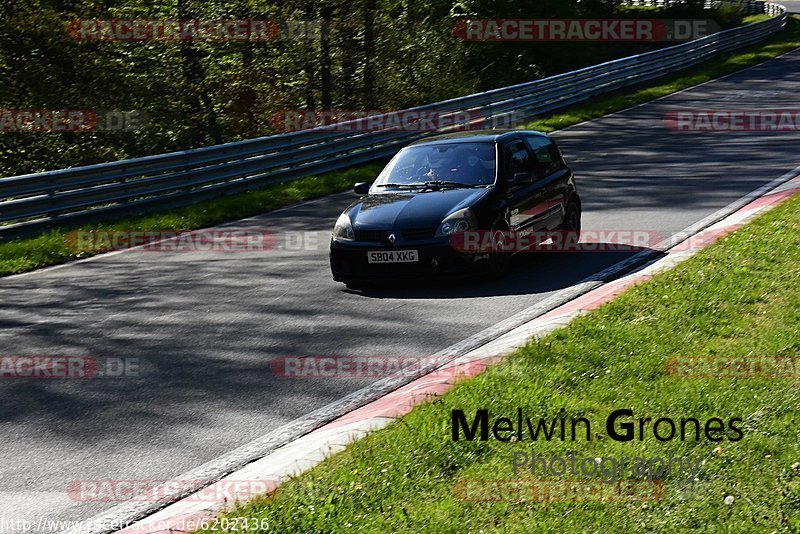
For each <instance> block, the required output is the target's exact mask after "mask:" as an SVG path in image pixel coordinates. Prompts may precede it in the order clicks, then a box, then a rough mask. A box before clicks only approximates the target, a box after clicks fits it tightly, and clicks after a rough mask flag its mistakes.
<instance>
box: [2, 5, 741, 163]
mask: <svg viewBox="0 0 800 534" xmlns="http://www.w3.org/2000/svg"><path fill="white" fill-rule="evenodd" d="M620 4H621V1H620V0H582V1H578V0H537V1H536V2H518V1H516V0H500V1H494V0H431V1H429V2H419V1H418V0H356V1H347V2H346V1H344V0H322V1H321V2H316V1H311V0H287V1H284V2H272V1H271V0H206V1H200V0H168V1H159V2H155V1H153V0H113V1H109V0H102V1H101V0H84V1H81V2H78V1H76V0H5V2H4V3H3V7H2V10H0V75H1V76H2V79H3V83H2V84H0V109H45V110H64V109H84V110H94V111H102V110H109V111H136V112H139V113H140V114H141V115H142V116H143V117H145V118H146V119H147V122H146V123H145V126H143V127H141V128H140V129H138V130H136V131H134V132H130V131H118V132H116V131H92V132H83V133H46V134H43V133H9V132H5V133H3V132H0V176H13V175H19V174H25V173H32V172H39V171H43V170H50V169H58V168H65V167H72V166H77V165H86V164H91V163H98V162H104V161H113V160H120V159H125V158H130V157H136V156H142V155H148V154H154V153H162V152H167V151H174V150H183V149H188V148H195V147H200V146H208V145H212V144H218V143H222V142H229V141H236V140H240V139H247V138H253V137H258V136H263V135H270V134H274V133H278V132H279V131H280V128H278V125H277V124H276V121H275V119H276V117H277V116H278V115H279V114H280V113H281V112H282V111H285V110H298V109H312V110H326V109H333V110H337V109H340V110H381V109H382V110H390V109H400V108H404V107H408V106H413V105H418V104H424V103H428V102H434V101H438V100H443V99H447V98H452V97H455V96H460V95H464V94H469V93H471V92H475V91H478V90H485V89H490V88H496V87H501V86H504V85H509V84H514V83H519V82H523V81H527V80H530V79H535V78H538V77H541V76H546V75H551V74H555V73H558V72H564V71H567V70H571V69H575V68H579V67H583V66H586V65H590V64H595V63H598V62H601V61H604V60H608V59H612V58H615V57H620V56H625V55H630V54H633V53H637V52H641V51H644V50H648V49H651V48H653V46H654V45H652V44H646V43H640V44H632V43H554V42H550V43H509V42H505V43H491V42H485V43H479V42H464V41H461V40H459V39H458V38H457V37H456V36H455V35H454V33H453V26H454V24H455V22H456V21H457V20H459V19H464V18H586V17H607V16H612V15H615V13H616V14H620V15H622V16H626V17H627V16H630V17H636V16H642V17H653V16H676V15H681V14H682V15H687V14H689V11H687V9H689V8H672V10H653V9H649V10H642V9H638V10H630V9H628V8H624V7H622V6H621V5H620ZM676 9H678V10H679V9H683V11H681V12H679V11H676ZM701 11H702V10H701ZM687 16H688V15H687ZM725 16H726V17H727V18H726V20H727V21H728V22H727V24H735V23H737V22H736V19H735V17H736V15H731V14H730V13H728V14H726V15H725ZM189 18H195V19H201V20H214V19H228V20H230V19H271V20H275V21H303V20H306V21H308V20H310V21H323V22H324V23H325V24H324V27H325V28H326V30H325V31H321V32H319V34H318V37H317V38H314V37H313V36H312V38H306V39H280V40H275V41H268V42H249V43H248V42H218V41H216V42H208V41H195V42H186V41H181V42H174V41H173V42H153V41H140V42H125V41H122V42H120V41H80V40H75V39H72V38H71V37H70V35H69V33H68V31H67V26H68V24H69V23H70V22H73V21H76V20H86V19H100V20H108V19H145V20H147V19H189Z"/></svg>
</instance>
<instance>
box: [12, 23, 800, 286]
mask: <svg viewBox="0 0 800 534" xmlns="http://www.w3.org/2000/svg"><path fill="white" fill-rule="evenodd" d="M797 47H800V22H798V21H797V19H793V20H792V21H791V23H790V25H789V28H788V29H787V30H785V31H783V32H781V33H780V34H778V35H775V36H773V37H771V38H770V39H769V40H768V41H766V42H765V43H762V44H759V45H756V46H753V47H750V48H748V49H745V50H743V51H740V52H738V53H735V54H732V55H729V56H724V57H720V58H716V59H713V60H711V61H709V62H706V63H704V64H702V65H701V66H698V67H695V68H693V69H691V70H688V71H684V72H685V73H684V74H682V75H680V76H679V77H677V78H676V77H675V76H674V75H673V76H670V77H667V78H665V79H668V80H670V81H667V82H664V81H661V82H659V81H654V82H653V83H654V85H652V86H649V87H646V88H639V89H632V90H628V91H625V92H618V93H614V94H611V95H607V96H604V97H599V98H596V99H593V100H590V101H587V102H586V103H584V104H581V105H577V106H575V107H572V108H568V109H565V110H564V111H561V112H558V113H556V114H554V115H552V116H549V117H547V118H543V119H540V120H536V121H533V122H531V123H529V124H526V125H525V126H524V127H525V128H531V129H537V130H541V131H545V132H550V131H553V130H558V129H561V128H565V127H567V126H570V125H573V124H577V123H580V122H583V121H586V120H590V119H595V118H597V117H601V116H603V115H606V114H608V113H612V112H614V111H619V110H621V109H625V108H627V107H630V106H633V105H636V104H640V103H643V102H647V101H649V100H652V99H654V98H658V97H661V96H664V95H667V94H670V93H673V92H675V91H679V90H681V89H685V88H688V87H691V86H694V85H697V84H699V83H702V82H705V81H708V80H711V79H714V78H717V77H719V76H723V75H725V74H729V73H731V72H735V71H737V70H741V69H743V68H746V67H749V66H752V65H755V64H757V63H760V62H763V61H766V60H768V59H770V58H773V57H776V56H778V55H781V54H783V53H785V52H788V51H789V50H792V49H794V48H797ZM380 167H381V164H379V163H377V164H370V165H365V166H359V167H354V168H352V169H348V170H346V171H338V172H333V173H329V174H325V175H322V176H311V177H307V178H302V179H299V180H296V181H293V182H289V183H286V184H280V185H273V186H269V187H266V188H264V189H262V190H258V191H255V192H249V193H242V194H239V195H235V196H230V197H223V198H219V199H214V200H209V201H205V202H201V203H199V204H195V205H192V206H188V207H185V208H181V209H177V210H170V211H166V212H161V213H159V214H155V215H143V216H138V217H129V218H125V219H123V220H119V221H114V222H112V223H106V224H92V225H82V226H81V228H83V229H108V230H113V229H122V230H139V231H157V230H193V229H197V228H202V227H207V226H210V225H214V224H219V223H222V222H226V221H232V220H236V219H239V218H242V217H248V216H251V215H256V214H259V213H264V212H266V211H269V210H273V209H275V208H278V207H281V206H285V205H287V204H291V203H294V202H298V201H301V200H307V199H311V198H317V197H321V196H325V195H329V194H331V193H335V192H339V191H344V190H346V189H347V188H348V187H350V186H351V185H352V184H353V183H355V182H361V181H365V182H368V181H372V180H373V179H374V178H375V176H376V175H377V173H378V172H379V170H380ZM69 230H70V228H63V229H54V230H50V231H48V232H46V233H43V234H41V235H37V236H33V237H24V238H19V239H15V240H11V241H5V242H3V241H0V276H7V275H10V274H15V273H21V272H25V271H32V270H34V269H39V268H42V267H46V266H49V265H56V264H60V263H65V262H68V261H71V260H74V259H78V258H82V257H87V256H90V255H93V254H97V253H101V252H103V250H80V251H78V250H73V249H71V248H70V247H68V246H67V245H66V244H65V236H66V234H67V233H68V232H69Z"/></svg>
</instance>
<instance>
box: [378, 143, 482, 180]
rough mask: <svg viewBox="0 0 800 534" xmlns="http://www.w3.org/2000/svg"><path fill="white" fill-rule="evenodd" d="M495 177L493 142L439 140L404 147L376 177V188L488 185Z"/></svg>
mask: <svg viewBox="0 0 800 534" xmlns="http://www.w3.org/2000/svg"><path fill="white" fill-rule="evenodd" d="M494 179H495V147H494V143H442V144H431V145H419V146H410V147H407V148H404V149H403V150H401V151H400V152H399V153H398V154H397V155H396V156H395V157H394V159H393V160H392V161H391V162H389V164H388V165H387V166H386V168H385V169H384V170H383V172H382V173H381V174H380V176H378V179H377V180H376V181H375V187H383V188H392V187H403V186H406V187H413V186H424V185H431V184H438V185H440V186H443V187H446V186H452V187H477V186H487V185H491V184H493V183H494Z"/></svg>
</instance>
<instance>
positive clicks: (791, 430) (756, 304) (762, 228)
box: [222, 196, 800, 533]
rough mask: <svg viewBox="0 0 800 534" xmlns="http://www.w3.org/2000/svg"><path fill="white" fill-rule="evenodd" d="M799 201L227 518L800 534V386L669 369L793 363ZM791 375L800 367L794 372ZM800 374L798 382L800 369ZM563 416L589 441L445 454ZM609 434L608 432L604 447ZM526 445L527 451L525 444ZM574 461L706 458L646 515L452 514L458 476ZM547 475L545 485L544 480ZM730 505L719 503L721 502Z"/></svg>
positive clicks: (456, 507)
mask: <svg viewBox="0 0 800 534" xmlns="http://www.w3.org/2000/svg"><path fill="white" fill-rule="evenodd" d="M799 328H800V196H796V197H794V198H793V199H791V200H790V201H788V202H787V203H785V204H784V205H782V206H781V207H779V208H777V209H775V210H773V211H772V212H770V213H768V214H766V215H765V216H762V217H760V218H759V219H757V220H756V221H755V222H753V223H752V224H750V225H748V226H746V227H744V228H742V229H740V230H739V231H737V232H735V233H734V234H731V235H729V236H728V237H726V238H724V239H723V240H721V241H720V242H718V243H717V244H715V245H713V246H712V247H709V248H708V249H706V250H704V251H702V252H700V253H699V254H698V255H696V256H695V257H693V258H691V259H690V260H688V261H686V262H684V263H682V264H680V265H679V266H677V267H676V268H674V269H673V270H671V271H667V272H664V273H661V274H659V275H656V276H655V277H654V278H653V279H652V280H651V281H649V282H647V283H644V284H642V285H638V286H635V287H633V288H632V289H630V290H629V291H627V292H625V293H624V294H623V295H621V296H620V297H619V298H617V299H616V300H614V301H612V302H610V303H608V304H606V305H604V306H602V307H601V308H599V309H597V310H595V311H594V312H591V313H589V314H587V315H585V316H582V317H580V318H578V319H576V320H575V321H573V322H572V323H571V324H570V325H569V326H568V327H566V328H564V329H562V330H559V331H556V332H554V333H552V334H550V335H548V336H546V337H544V338H543V339H540V340H538V341H533V342H530V343H529V344H528V345H527V346H526V347H524V348H523V349H520V350H519V351H518V352H517V353H515V354H514V355H512V356H511V357H509V359H507V360H506V361H504V362H502V363H500V364H498V365H497V366H495V367H492V368H490V369H488V370H487V371H486V372H485V373H483V374H482V375H480V376H478V377H475V378H473V379H471V380H468V381H463V382H461V383H460V384H458V385H456V386H455V387H454V388H453V389H452V390H450V391H449V392H448V393H446V394H445V395H444V396H442V397H440V398H438V399H436V400H435V401H433V402H430V403H427V404H422V405H419V406H418V407H416V408H415V409H414V410H413V411H412V412H411V413H410V414H408V415H407V416H405V417H403V418H402V419H400V420H399V421H396V422H394V423H392V424H390V425H389V426H388V427H386V428H385V429H383V430H380V431H377V432H374V433H372V434H370V435H368V436H367V437H366V438H364V439H362V440H360V441H358V442H356V443H353V444H351V445H350V446H349V447H348V448H347V449H346V450H345V451H343V452H341V453H339V454H336V455H334V456H331V457H330V458H328V459H326V460H325V461H323V462H322V463H320V464H318V465H317V466H316V467H314V468H312V469H311V470H309V471H307V472H305V473H304V474H302V475H300V476H299V477H298V478H295V479H293V480H291V481H289V482H287V483H285V484H284V485H282V486H281V488H280V490H279V492H278V494H277V495H276V496H274V497H271V498H261V499H257V500H255V501H253V502H251V503H249V504H242V505H238V506H237V507H234V508H233V509H231V510H229V511H228V512H227V513H226V514H225V515H223V516H222V517H228V518H230V517H250V518H259V519H264V520H266V521H268V522H269V524H270V528H269V531H268V532H291V533H309V532H320V533H322V532H326V533H327V532H334V533H338V532H341V533H345V532H347V533H351V532H394V533H404V532H434V533H436V532H441V533H445V532H476V533H477V532H586V531H588V530H592V531H597V532H634V531H644V530H647V531H655V532H674V531H676V530H684V529H686V530H689V529H692V530H695V531H701V532H737V533H738V532H800V467H798V465H800V464H797V462H800V389H798V382H797V380H796V379H785V378H781V379H774V378H773V379H770V378H737V379H730V378H686V377H681V376H676V375H674V374H670V373H669V372H668V371H667V370H668V363H667V362H668V361H669V360H670V359H671V358H673V357H676V356H696V357H709V356H714V357H737V358H740V357H744V358H747V357H750V356H781V357H797V356H799V355H800V329H799ZM798 365H800V364H798ZM798 371H800V369H798ZM518 407H520V408H522V410H523V411H524V413H525V414H526V415H527V416H529V417H531V418H534V419H536V418H538V417H546V418H553V417H555V416H556V414H557V413H558V411H559V409H561V408H564V409H565V410H566V414H567V416H568V417H577V416H582V417H586V418H587V419H589V421H590V422H591V424H592V433H593V434H594V435H593V436H592V440H591V441H586V440H585V438H579V439H578V440H576V441H574V442H573V441H571V440H567V441H564V442H561V441H558V440H553V441H550V442H546V441H541V440H540V441H538V442H536V443H532V442H531V441H530V440H529V439H528V440H526V441H525V442H524V443H514V442H510V443H507V442H500V441H497V440H495V439H493V438H490V439H489V440H488V441H486V442H479V441H473V442H469V441H464V440H460V441H458V442H453V441H452V440H451V438H450V432H451V430H450V417H451V410H453V409H463V410H464V411H465V413H467V414H468V416H469V417H471V416H472V414H474V413H475V410H477V409H479V408H488V409H489V410H490V412H491V414H492V415H493V417H498V416H500V415H509V416H511V417H514V414H515V413H516V409H517V408H518ZM620 408H630V409H632V410H633V412H634V415H635V417H652V418H653V419H654V420H655V419H656V418H658V417H671V418H673V419H675V420H679V419H680V418H681V417H695V418H698V419H699V420H701V421H705V420H708V419H710V418H713V417H720V418H722V419H723V420H725V421H726V422H727V421H728V419H729V418H732V417H741V418H742V419H743V421H744V422H743V424H742V425H741V427H742V428H743V433H744V438H743V439H742V440H741V441H736V442H734V441H727V440H726V441H723V442H721V443H715V442H711V441H708V440H707V439H705V438H701V440H699V441H695V440H694V438H693V437H691V438H689V439H687V440H686V441H678V440H674V441H669V442H661V441H657V440H656V439H654V438H653V436H652V434H650V435H649V437H646V438H645V439H644V440H643V441H638V440H635V441H632V442H617V441H613V440H611V439H609V438H608V437H605V439H599V438H598V437H597V434H598V433H599V434H601V435H602V434H605V418H606V417H607V415H608V414H609V413H611V412H612V411H613V410H616V409H620ZM606 436H607V435H606ZM534 445H535V447H534ZM531 449H534V450H535V451H536V453H537V454H538V455H541V456H545V457H550V456H555V455H560V456H562V457H566V456H567V455H568V454H570V453H572V454H574V455H575V456H577V457H583V458H586V457H589V458H594V457H604V456H609V457H634V456H641V457H644V458H653V457H659V456H667V455H668V453H669V452H672V453H673V454H674V455H681V456H689V457H691V458H692V459H693V461H702V462H704V465H703V466H702V468H701V470H700V473H699V476H698V481H697V482H695V483H694V484H691V485H690V486H688V487H684V483H683V481H682V479H679V478H678V477H676V476H674V475H673V476H671V477H666V478H665V479H664V480H663V488H664V494H663V498H662V499H661V500H657V501H654V502H649V503H645V504H643V503H641V502H637V503H631V502H615V503H599V502H588V503H572V502H557V503H542V502H533V501H531V500H528V501H527V502H526V501H523V502H519V501H513V500H512V501H508V502H482V503H475V502H462V501H461V500H459V498H458V495H457V493H456V492H455V491H454V487H455V485H456V484H457V483H458V482H459V481H463V480H530V479H531V475H530V474H529V473H520V474H518V475H516V476H515V475H514V474H513V472H512V455H513V452H514V451H525V452H530V451H531ZM536 478H539V479H541V478H542V477H541V475H538V474H537V476H536ZM728 495H730V496H733V497H734V499H735V500H734V503H733V504H732V505H727V504H725V503H724V499H725V497H726V496H728Z"/></svg>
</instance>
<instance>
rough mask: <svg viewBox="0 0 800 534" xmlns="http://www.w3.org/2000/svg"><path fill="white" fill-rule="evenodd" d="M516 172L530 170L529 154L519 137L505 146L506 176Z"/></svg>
mask: <svg viewBox="0 0 800 534" xmlns="http://www.w3.org/2000/svg"><path fill="white" fill-rule="evenodd" d="M518 172H531V155H530V153H529V152H528V149H527V148H526V146H525V143H524V142H523V141H522V140H521V139H519V140H516V141H511V143H509V144H508V145H507V146H506V178H511V177H512V176H514V175H515V174H517V173H518Z"/></svg>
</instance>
